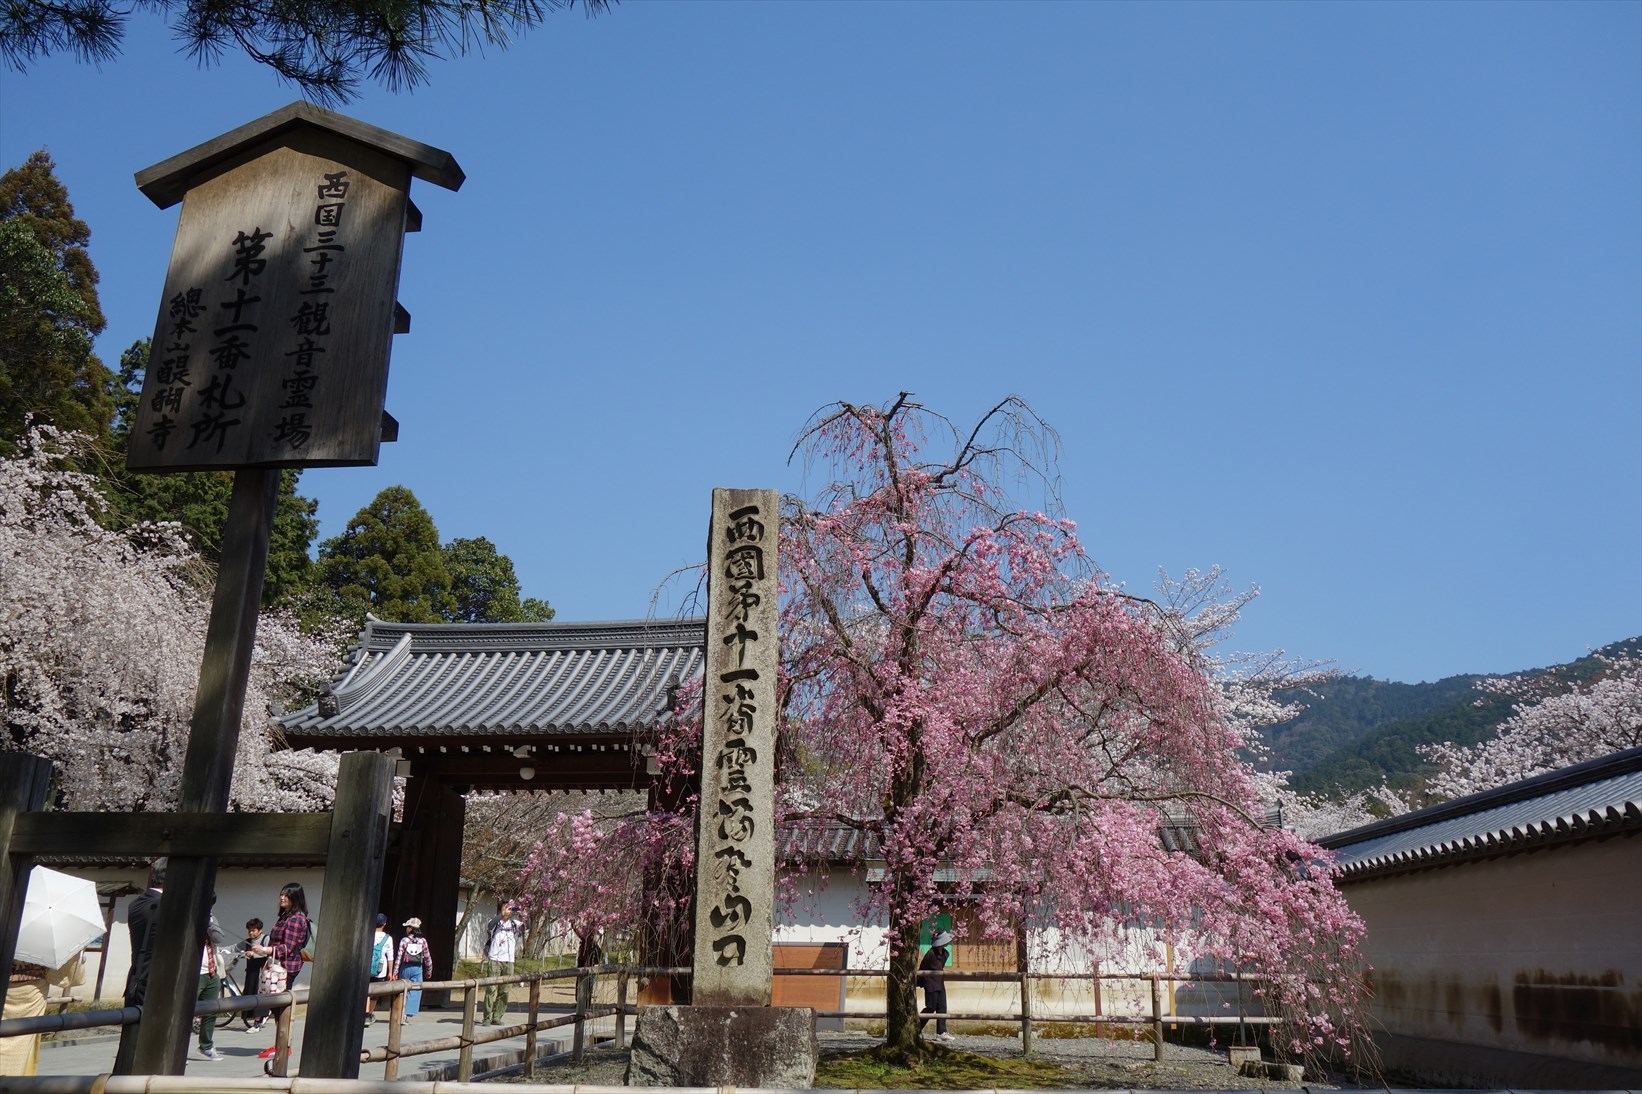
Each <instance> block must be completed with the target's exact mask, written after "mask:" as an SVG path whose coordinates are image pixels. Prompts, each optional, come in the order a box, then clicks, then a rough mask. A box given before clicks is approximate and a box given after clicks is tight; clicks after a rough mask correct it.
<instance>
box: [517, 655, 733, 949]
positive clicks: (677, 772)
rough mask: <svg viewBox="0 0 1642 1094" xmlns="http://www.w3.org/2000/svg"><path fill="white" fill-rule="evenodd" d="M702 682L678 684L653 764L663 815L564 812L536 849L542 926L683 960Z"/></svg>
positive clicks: (534, 885) (524, 883)
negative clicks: (594, 931) (597, 933)
mask: <svg viewBox="0 0 1642 1094" xmlns="http://www.w3.org/2000/svg"><path fill="white" fill-rule="evenodd" d="M701 693H702V680H701V678H700V677H696V678H695V679H693V680H688V681H684V682H681V684H680V686H679V687H678V689H677V692H676V693H675V696H674V700H673V704H672V706H673V712H672V713H670V714H669V715H668V716H666V717H665V718H664V719H663V720H662V722H661V724H660V726H659V727H658V730H657V735H656V740H655V742H654V745H653V752H652V754H651V756H650V760H651V761H652V762H653V763H654V764H655V765H656V769H657V774H656V776H655V782H656V787H657V791H656V794H655V798H656V799H657V800H658V801H660V802H661V803H662V804H663V807H662V808H658V809H652V810H646V811H642V812H637V813H633V814H630V815H621V816H614V817H599V816H596V815H595V814H594V813H593V811H592V810H590V809H584V810H581V811H579V812H575V813H568V814H567V813H560V814H558V815H557V816H556V817H555V818H554V819H553V820H552V821H551V822H550V823H549V824H548V825H547V827H546V831H545V832H544V833H543V835H542V837H541V838H540V839H539V840H537V841H536V842H535V844H534V845H533V846H532V848H531V850H530V853H529V855H528V857H527V860H526V863H525V866H524V869H523V870H522V871H521V874H520V878H519V888H520V893H521V900H522V902H523V903H524V904H525V905H526V906H527V908H528V909H529V910H530V912H531V915H532V918H534V919H536V920H537V921H538V922H544V923H548V922H551V923H558V924H561V925H563V926H564V927H565V928H574V929H581V930H585V929H587V928H589V927H597V928H599V929H601V930H603V931H604V932H605V934H606V939H607V944H606V949H607V950H608V949H610V948H612V945H615V946H621V945H628V946H631V947H632V949H633V950H634V951H636V952H639V953H649V954H655V953H669V954H676V953H677V952H679V949H678V948H679V946H681V945H682V944H683V941H684V940H685V939H687V938H688V937H689V934H690V930H691V921H690V916H691V914H692V897H693V895H694V894H693V879H694V869H695V853H696V846H695V845H696V829H695V825H696V810H695V806H696V797H697V796H696V794H695V792H694V790H693V785H694V781H695V775H696V772H697V769H698V768H699V766H700V763H701Z"/></svg>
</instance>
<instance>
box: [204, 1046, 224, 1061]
mask: <svg viewBox="0 0 1642 1094" xmlns="http://www.w3.org/2000/svg"><path fill="white" fill-rule="evenodd" d="M200 1059H202V1060H220V1059H222V1053H220V1052H218V1051H217V1050H216V1049H214V1048H202V1049H200Z"/></svg>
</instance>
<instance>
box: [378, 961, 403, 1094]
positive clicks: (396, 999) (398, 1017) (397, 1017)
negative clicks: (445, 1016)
mask: <svg viewBox="0 0 1642 1094" xmlns="http://www.w3.org/2000/svg"><path fill="white" fill-rule="evenodd" d="M399 983H400V985H401V987H403V985H404V983H405V982H404V981H403V980H401V981H400V982H399ZM406 994H407V993H406V992H404V991H396V992H394V993H393V1002H392V1003H390V1004H388V1061H387V1063H385V1064H383V1065H382V1078H384V1079H386V1080H387V1081H388V1082H390V1083H391V1082H393V1081H394V1080H395V1079H397V1078H399V1043H400V1041H401V1040H402V1035H401V1031H402V1030H403V1029H404V1028H405V995H406Z"/></svg>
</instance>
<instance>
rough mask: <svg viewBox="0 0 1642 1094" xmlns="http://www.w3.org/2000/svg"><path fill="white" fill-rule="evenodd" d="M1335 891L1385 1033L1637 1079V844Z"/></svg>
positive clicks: (1640, 913)
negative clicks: (1347, 911) (1354, 931)
mask: <svg viewBox="0 0 1642 1094" xmlns="http://www.w3.org/2000/svg"><path fill="white" fill-rule="evenodd" d="M1342 891H1343V893H1344V894H1345V896H1346V899H1347V900H1348V901H1349V902H1350V904H1351V906H1352V908H1353V909H1354V910H1355V911H1356V912H1357V914H1358V915H1360V916H1362V917H1363V921H1364V922H1365V923H1366V924H1367V928H1368V933H1367V937H1366V939H1365V941H1364V947H1363V949H1364V954H1365V956H1366V957H1367V958H1368V960H1369V962H1370V963H1371V964H1372V965H1373V966H1374V974H1373V975H1374V980H1375V986H1376V991H1377V997H1376V998H1375V1000H1374V1004H1373V1009H1374V1017H1375V1019H1376V1020H1377V1022H1378V1023H1379V1024H1380V1025H1381V1026H1382V1027H1383V1028H1384V1029H1385V1030H1387V1031H1388V1032H1390V1033H1393V1034H1400V1035H1403V1036H1408V1037H1417V1038H1425V1039H1434V1040H1438V1041H1448V1042H1454V1043H1459V1044H1466V1045H1476V1046H1484V1047H1487V1048H1491V1049H1506V1050H1512V1051H1518V1052H1527V1053H1535V1054H1543V1055H1551V1056H1556V1057H1561V1058H1566V1059H1570V1060H1578V1061H1583V1062H1589V1063H1597V1064H1604V1065H1614V1066H1628V1067H1642V836H1636V835H1632V836H1627V837H1620V838H1615V839H1610V840H1605V841H1601V842H1594V841H1593V842H1589V843H1580V844H1568V845H1563V846H1560V847H1553V848H1547V849H1545V850H1541V851H1535V852H1532V853H1530V854H1522V855H1513V856H1510V857H1505V858H1498V859H1491V860H1488V861H1485V862H1478V863H1469V864H1464V865H1459V866H1453V867H1447V868H1443V869H1436V870H1428V871H1422V872H1420V873H1414V874H1404V875H1399V876H1395V877H1388V878H1380V879H1374V880H1370V881H1365V882H1356V883H1352V884H1349V885H1346V886H1344V887H1343V889H1342ZM1388 1063H1394V1061H1390V1060H1388Z"/></svg>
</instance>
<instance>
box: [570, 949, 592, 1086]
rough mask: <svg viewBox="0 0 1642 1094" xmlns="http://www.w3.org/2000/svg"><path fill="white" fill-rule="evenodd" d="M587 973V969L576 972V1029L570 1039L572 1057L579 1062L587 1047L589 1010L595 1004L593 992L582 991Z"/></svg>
mask: <svg viewBox="0 0 1642 1094" xmlns="http://www.w3.org/2000/svg"><path fill="white" fill-rule="evenodd" d="M587 975H588V973H586V972H585V971H584V972H578V973H577V974H576V1027H575V1029H576V1031H575V1033H574V1034H573V1035H572V1036H571V1039H570V1058H571V1059H572V1060H574V1061H576V1062H577V1063H578V1064H579V1063H581V1062H582V1050H583V1049H584V1048H585V1047H586V1037H587V1011H588V1009H589V1008H590V1007H591V1006H592V1005H593V993H592V992H590V991H589V992H583V991H582V980H583V978H584V977H586V976H587ZM584 995H585V996H586V997H587V1002H586V1003H585V1004H584V1003H583V1002H582V998H583V996H584Z"/></svg>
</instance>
